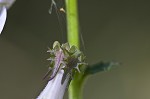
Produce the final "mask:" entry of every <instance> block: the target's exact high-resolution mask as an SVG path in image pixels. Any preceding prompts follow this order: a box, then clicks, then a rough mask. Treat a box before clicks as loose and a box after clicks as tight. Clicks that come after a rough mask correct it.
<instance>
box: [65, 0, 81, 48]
mask: <svg viewBox="0 0 150 99" xmlns="http://www.w3.org/2000/svg"><path fill="white" fill-rule="evenodd" d="M66 11H67V32H68V33H67V34H68V35H67V36H68V42H69V43H70V44H71V45H75V46H77V47H79V22H78V9H77V0H66Z"/></svg>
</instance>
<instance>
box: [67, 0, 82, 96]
mask: <svg viewBox="0 0 150 99" xmlns="http://www.w3.org/2000/svg"><path fill="white" fill-rule="evenodd" d="M77 8H78V6H77V0H66V12H67V36H68V42H69V43H70V45H75V46H77V47H78V48H79V22H78V9H77ZM82 77H83V76H82V74H79V73H76V74H75V77H74V78H73V80H72V81H71V83H70V86H69V99H82V83H83V78H82Z"/></svg>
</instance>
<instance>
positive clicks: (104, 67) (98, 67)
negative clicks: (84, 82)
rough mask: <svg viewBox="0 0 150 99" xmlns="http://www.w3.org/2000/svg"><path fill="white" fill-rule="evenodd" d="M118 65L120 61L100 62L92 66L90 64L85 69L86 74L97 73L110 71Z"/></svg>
mask: <svg viewBox="0 0 150 99" xmlns="http://www.w3.org/2000/svg"><path fill="white" fill-rule="evenodd" d="M118 65H120V64H119V63H118V62H99V63H97V64H94V65H92V66H88V67H87V68H86V70H85V75H91V74H96V73H98V72H102V71H109V70H111V69H112V68H114V67H116V66H118Z"/></svg>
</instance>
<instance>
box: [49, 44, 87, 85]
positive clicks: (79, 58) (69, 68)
mask: <svg viewBox="0 0 150 99" xmlns="http://www.w3.org/2000/svg"><path fill="white" fill-rule="evenodd" d="M47 52H49V53H50V58H49V59H48V60H50V68H49V71H51V73H50V74H51V76H50V80H51V79H53V78H54V77H55V76H56V75H57V73H58V72H59V70H64V73H63V77H62V80H61V84H63V83H64V81H65V79H66V77H67V76H70V77H71V78H73V75H74V74H75V73H76V72H80V71H81V68H82V67H83V68H84V66H86V65H87V63H85V56H84V55H83V53H82V52H81V51H80V50H79V49H78V48H77V47H76V46H70V45H69V43H64V44H62V45H60V43H59V42H58V41H55V42H54V44H53V49H49V50H48V51H47ZM47 74H49V72H48V73H47ZM47 74H46V75H47Z"/></svg>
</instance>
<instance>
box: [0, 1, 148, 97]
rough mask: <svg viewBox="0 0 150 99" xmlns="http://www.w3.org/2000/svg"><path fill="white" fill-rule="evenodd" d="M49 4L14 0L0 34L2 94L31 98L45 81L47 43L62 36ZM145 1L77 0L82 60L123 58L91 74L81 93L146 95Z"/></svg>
mask: <svg viewBox="0 0 150 99" xmlns="http://www.w3.org/2000/svg"><path fill="white" fill-rule="evenodd" d="M50 4H51V0H17V1H16V2H15V4H14V5H13V6H12V8H11V9H10V10H9V11H8V17H7V22H6V25H5V28H4V30H3V32H2V34H1V35H0V98H1V99H33V98H34V99H35V98H36V97H37V95H38V94H39V92H40V91H41V90H42V88H43V87H44V85H45V83H46V82H44V81H42V77H43V76H44V74H45V73H46V72H47V68H48V64H49V63H48V61H46V59H47V58H48V53H46V51H47V47H52V44H53V42H54V41H55V40H58V41H62V39H61V33H60V32H61V31H60V27H59V25H58V19H57V16H56V14H55V13H53V14H52V15H50V14H49V13H48V10H49V8H50ZM149 4H150V1H148V0H147V1H146V0H79V14H80V31H81V33H82V35H83V38H84V42H85V50H84V52H85V54H86V56H87V62H88V63H89V64H93V63H95V62H98V61H100V60H104V61H112V60H113V61H118V62H121V64H122V65H121V66H119V67H117V68H115V69H113V70H111V71H110V72H103V73H98V74H96V75H94V76H92V77H90V78H89V79H88V80H87V82H86V84H85V87H84V99H150V94H149V92H150V77H149V75H150V67H149V66H150V5H149ZM64 25H65V24H64ZM63 35H66V34H63ZM64 37H65V36H64ZM65 99H67V98H66V97H65Z"/></svg>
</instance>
